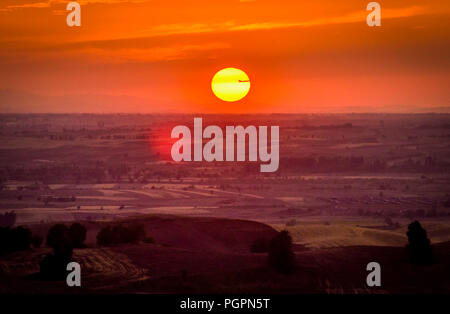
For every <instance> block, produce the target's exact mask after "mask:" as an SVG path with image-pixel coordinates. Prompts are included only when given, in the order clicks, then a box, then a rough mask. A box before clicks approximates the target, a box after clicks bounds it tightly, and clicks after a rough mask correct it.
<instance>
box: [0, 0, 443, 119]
mask: <svg viewBox="0 0 450 314" xmlns="http://www.w3.org/2000/svg"><path fill="white" fill-rule="evenodd" d="M68 2H69V1H65V0H1V2H0V112H96V113H101V112H143V113H146V112H207V113H210V112H212V113H215V112H232V113H239V112H381V111H385V112H422V111H424V110H436V111H450V91H449V90H450V89H449V86H450V1H448V0H440V1H437V0H427V1H415V0H408V1H406V0H395V1H394V0H389V1H379V3H380V4H381V8H382V26H381V27H378V28H376V27H375V28H370V27H368V26H367V24H366V22H365V20H366V15H367V14H368V12H366V11H365V7H366V5H367V4H368V3H369V2H370V1H368V0H367V1H359V0H358V1H357V0H349V1H330V0H325V1H300V0H296V1H282V0H278V1H274V0H271V1H268V0H245V1H239V0H196V1H189V0H171V1H167V0H165V1H160V0H80V1H78V2H79V3H80V4H82V26H81V27H80V28H76V27H75V28H70V27H68V26H67V25H66V22H65V20H66V15H67V12H66V11H65V6H66V4H67V3H68ZM225 67H237V68H241V69H243V70H244V71H246V73H247V74H248V75H249V77H250V80H251V83H252V87H251V91H250V93H249V94H248V95H247V97H246V98H244V99H243V100H241V101H239V102H236V103H231V104H230V103H225V102H222V101H220V100H219V99H217V98H216V97H215V96H214V95H213V94H212V92H211V89H210V83H211V79H212V77H213V75H214V73H215V72H217V71H218V70H220V69H221V68H225Z"/></svg>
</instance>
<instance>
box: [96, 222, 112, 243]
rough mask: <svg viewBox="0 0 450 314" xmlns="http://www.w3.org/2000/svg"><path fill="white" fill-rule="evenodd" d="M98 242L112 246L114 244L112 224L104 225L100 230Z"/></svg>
mask: <svg viewBox="0 0 450 314" xmlns="http://www.w3.org/2000/svg"><path fill="white" fill-rule="evenodd" d="M97 244H98V245H99V246H110V245H112V244H114V233H113V232H112V228H111V227H110V226H107V227H104V228H102V229H101V230H100V231H99V232H98V234H97Z"/></svg>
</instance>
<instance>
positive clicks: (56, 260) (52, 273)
mask: <svg viewBox="0 0 450 314" xmlns="http://www.w3.org/2000/svg"><path fill="white" fill-rule="evenodd" d="M47 245H48V246H50V247H52V248H53V253H50V254H47V255H46V256H45V257H44V259H43V260H42V262H41V263H40V274H41V276H42V277H43V279H50V280H63V279H64V278H65V276H66V275H67V273H66V267H67V264H68V263H70V262H71V260H72V253H73V243H72V239H71V237H70V234H69V228H67V226H65V225H63V224H57V225H54V226H53V227H51V228H50V230H49V231H48V233H47Z"/></svg>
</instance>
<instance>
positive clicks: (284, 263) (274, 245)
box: [268, 230, 295, 274]
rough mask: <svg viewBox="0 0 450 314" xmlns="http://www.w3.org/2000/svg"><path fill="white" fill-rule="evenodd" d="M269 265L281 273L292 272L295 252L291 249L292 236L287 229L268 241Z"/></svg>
mask: <svg viewBox="0 0 450 314" xmlns="http://www.w3.org/2000/svg"><path fill="white" fill-rule="evenodd" d="M268 259H269V266H270V267H272V269H274V270H276V271H277V272H280V273H283V274H289V273H292V272H293V270H294V267H295V254H294V252H293V251H292V238H291V236H290V234H289V232H288V231H286V230H284V231H281V232H280V233H278V234H277V235H276V236H275V237H274V238H273V239H272V241H271V243H270V249H269V256H268Z"/></svg>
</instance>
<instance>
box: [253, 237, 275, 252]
mask: <svg viewBox="0 0 450 314" xmlns="http://www.w3.org/2000/svg"><path fill="white" fill-rule="evenodd" d="M269 248H270V239H268V238H258V239H256V240H255V241H253V243H252V245H251V246H250V252H252V253H267V252H269Z"/></svg>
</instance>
